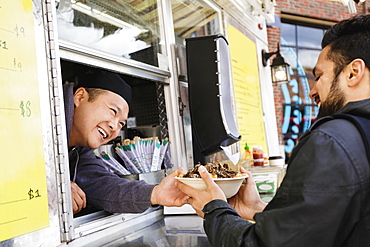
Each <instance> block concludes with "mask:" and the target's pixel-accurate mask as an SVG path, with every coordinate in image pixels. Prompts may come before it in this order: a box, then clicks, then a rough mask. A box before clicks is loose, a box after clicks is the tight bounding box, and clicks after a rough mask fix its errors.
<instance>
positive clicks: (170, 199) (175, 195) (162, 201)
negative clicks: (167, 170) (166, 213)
mask: <svg viewBox="0 0 370 247" xmlns="http://www.w3.org/2000/svg"><path fill="white" fill-rule="evenodd" d="M183 173H184V172H183V168H182V167H180V168H178V169H176V171H174V172H172V173H171V174H169V175H168V176H167V177H165V178H164V179H163V180H162V181H161V182H160V183H159V184H158V185H156V186H155V187H154V189H153V191H152V195H151V197H150V202H151V204H152V205H163V206H168V207H174V206H177V207H179V206H182V205H184V204H185V203H187V201H188V199H189V196H188V195H187V194H185V193H183V192H182V191H181V190H180V189H179V188H177V186H176V182H177V181H176V179H175V177H176V176H179V175H180V174H183Z"/></svg>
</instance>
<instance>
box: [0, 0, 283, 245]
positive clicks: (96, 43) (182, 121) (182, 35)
mask: <svg viewBox="0 0 370 247" xmlns="http://www.w3.org/2000/svg"><path fill="white" fill-rule="evenodd" d="M274 5H275V1H274V0H243V1H242V0H234V1H230V0H171V1H170V0H146V1H144V0H32V1H31V0H22V1H21V0H14V1H6V0H0V20H1V21H0V71H1V73H0V75H1V76H0V83H1V92H0V94H1V97H0V98H1V100H0V102H1V103H0V119H1V122H2V126H3V128H2V131H1V137H2V141H1V144H0V146H1V149H0V150H1V151H0V152H1V154H2V157H3V160H2V173H1V175H0V177H1V179H0V181H1V182H0V190H1V195H2V196H1V199H0V244H1V245H2V246H117V245H120V246H121V245H124V244H125V243H133V244H137V245H138V246H140V245H141V246H143V245H145V244H148V243H156V244H157V245H158V246H159V245H160V246H162V245H163V246H169V242H171V241H172V242H171V243H175V244H174V245H171V246H177V245H181V244H182V245H181V246H207V238H206V236H205V233H204V231H203V230H202V219H201V218H200V217H198V216H196V215H195V214H194V212H192V211H191V209H189V208H186V207H181V208H170V209H169V208H163V207H159V208H152V209H148V210H147V211H145V212H144V213H141V214H111V213H108V212H105V211H98V212H94V213H91V214H88V215H84V216H81V217H74V216H73V212H72V202H71V188H70V176H69V174H70V172H69V161H68V143H67V136H66V124H65V114H64V101H63V90H62V85H64V84H66V83H70V82H74V80H75V78H76V75H78V74H79V73H80V72H81V71H86V70H89V69H96V68H99V69H104V70H108V71H111V72H114V73H117V74H119V75H120V76H122V78H124V80H125V81H126V82H127V83H128V84H130V86H131V87H132V91H133V100H132V104H131V105H130V113H129V118H128V121H127V127H125V128H123V129H122V130H121V134H120V136H119V137H118V139H117V140H115V141H114V142H113V143H108V144H107V145H104V146H102V147H100V148H98V149H97V150H96V155H98V156H101V157H102V158H103V159H104V158H105V160H107V161H109V160H111V161H112V160H116V161H118V162H121V164H122V160H120V156H119V151H117V150H116V148H115V147H116V146H117V143H120V144H121V145H122V146H125V145H126V146H128V145H131V144H137V143H139V142H140V141H144V140H145V141H148V140H149V141H156V143H158V145H159V148H157V149H155V147H154V148H153V149H152V150H151V151H147V152H149V153H154V152H157V156H155V157H157V159H156V161H155V162H157V163H156V164H157V165H156V166H153V164H154V159H155V158H153V154H152V156H151V163H150V166H151V169H149V170H145V169H144V170H141V171H140V172H136V173H135V172H132V171H131V172H130V171H129V172H128V173H127V174H122V175H123V177H125V178H126V179H136V180H137V179H140V180H145V181H147V182H148V183H153V184H156V183H159V182H160V181H161V179H163V178H164V177H165V176H166V175H167V174H169V173H170V172H171V171H173V170H174V169H176V168H178V167H180V166H182V167H184V168H185V169H186V170H188V169H191V168H192V167H193V166H194V164H196V163H198V162H201V163H203V162H208V161H210V160H212V159H215V156H216V155H219V154H220V153H221V154H222V155H225V156H226V157H229V159H230V160H234V163H235V162H238V160H239V159H240V157H241V153H242V151H243V150H244V149H243V147H244V145H245V143H248V144H249V146H253V145H258V146H261V147H262V149H263V150H264V152H265V153H267V154H268V155H269V156H278V155H280V148H279V144H278V137H277V129H276V118H275V109H274V102H273V101H274V97H273V90H272V83H271V74H270V68H269V66H263V62H262V60H263V58H262V50H265V51H267V50H268V43H267V31H266V25H267V23H272V22H274ZM202 59H205V60H202ZM200 60H201V61H202V62H199V61H200ZM135 138H136V139H135ZM138 138H139V141H137V142H135V140H138ZM124 140H131V143H130V144H123V141H124ZM161 147H162V149H161ZM155 150H156V151H155ZM125 151H127V150H125ZM122 152H123V151H122ZM123 155H127V153H125V154H123ZM125 157H126V156H125ZM4 158H5V160H4ZM121 158H122V157H121ZM129 162H130V157H129V158H128V160H127V163H129ZM123 163H125V162H123ZM112 164H113V165H114V163H109V162H107V165H112ZM126 165H127V164H126ZM116 168H117V167H116ZM126 168H127V170H129V168H128V167H127V166H126ZM111 169H115V168H114V167H113V168H111ZM132 169H134V168H132ZM178 217H182V218H178ZM161 244H162V245H161ZM176 244H177V245H176Z"/></svg>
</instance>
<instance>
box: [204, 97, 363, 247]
mask: <svg viewBox="0 0 370 247" xmlns="http://www.w3.org/2000/svg"><path fill="white" fill-rule="evenodd" d="M339 113H350V114H355V115H358V114H361V115H365V116H367V118H369V119H370V99H368V100H363V101H358V102H351V103H348V104H347V105H346V106H345V107H343V108H342V109H341V110H340V111H339ZM321 121H324V119H320V120H318V121H317V122H316V123H315V124H314V125H313V126H312V127H311V129H310V130H308V131H307V132H306V133H305V134H304V135H303V136H302V137H301V139H300V141H299V143H298V145H297V146H296V147H295V148H294V150H293V153H292V156H291V158H290V160H289V163H288V168H287V173H286V175H285V178H284V180H283V182H282V184H281V186H280V188H279V189H278V191H277V193H276V195H275V197H274V198H273V200H272V201H271V202H270V203H269V204H268V205H267V207H266V208H265V210H264V211H263V212H261V213H258V214H256V215H255V217H254V220H255V222H256V223H251V222H249V221H245V220H243V219H242V218H241V217H240V216H238V214H237V213H236V212H235V211H234V209H233V208H231V207H230V206H229V205H228V204H227V203H226V202H224V201H221V200H216V201H212V202H210V203H208V204H207V205H206V206H205V208H204V209H203V210H204V211H205V212H206V214H205V220H204V227H205V231H206V233H207V235H208V238H209V240H210V242H211V243H212V244H213V245H214V246H232V247H235V246H284V247H288V246H294V247H296V246H300V247H302V246H309V247H312V246H314V247H319V246H325V247H329V246H333V247H337V246H351V247H352V246H358V247H363V246H370V165H369V161H368V159H367V156H366V150H365V147H364V144H363V142H362V140H361V136H360V134H359V132H358V130H357V129H356V127H355V126H354V125H353V124H352V123H351V122H349V121H347V120H344V119H335V120H331V121H327V122H325V123H322V124H320V122H321ZM369 125H370V120H369Z"/></svg>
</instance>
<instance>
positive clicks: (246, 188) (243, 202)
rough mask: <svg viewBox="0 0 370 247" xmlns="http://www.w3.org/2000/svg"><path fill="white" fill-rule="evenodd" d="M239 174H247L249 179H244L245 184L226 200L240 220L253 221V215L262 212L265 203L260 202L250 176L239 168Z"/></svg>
mask: <svg viewBox="0 0 370 247" xmlns="http://www.w3.org/2000/svg"><path fill="white" fill-rule="evenodd" d="M240 172H241V173H247V174H248V176H249V177H248V178H247V179H246V181H247V182H246V184H243V185H242V186H241V187H240V189H239V191H238V193H237V194H236V195H235V196H233V197H231V198H229V199H228V203H229V204H230V205H231V206H232V207H233V208H234V209H235V210H236V211H237V212H238V214H239V215H240V216H241V217H242V218H244V219H246V220H253V217H254V215H255V214H256V213H259V212H262V211H263V210H264V208H265V207H266V205H267V203H265V202H263V201H262V200H261V198H260V196H259V194H258V191H257V187H256V183H255V182H254V179H253V177H252V174H251V173H250V172H248V171H246V170H245V169H244V168H242V167H241V168H240Z"/></svg>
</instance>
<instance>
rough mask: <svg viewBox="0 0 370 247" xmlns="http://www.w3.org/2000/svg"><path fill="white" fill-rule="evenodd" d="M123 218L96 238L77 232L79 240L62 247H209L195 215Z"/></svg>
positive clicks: (160, 212) (159, 211)
mask: <svg viewBox="0 0 370 247" xmlns="http://www.w3.org/2000/svg"><path fill="white" fill-rule="evenodd" d="M123 216H124V217H125V220H124V222H122V223H121V224H117V225H114V226H111V227H109V228H106V229H102V230H101V231H99V233H98V234H96V233H95V234H94V233H93V234H86V235H84V234H82V233H81V232H80V233H79V234H80V236H81V235H82V236H81V237H79V238H76V239H75V240H73V241H72V242H70V243H68V244H67V245H63V246H89V247H90V246H104V247H108V246H109V247H116V246H117V247H118V246H150V247H203V246H204V247H208V246H211V245H210V243H209V242H208V239H207V236H206V234H205V232H204V228H203V219H202V218H200V217H199V216H197V215H194V214H184V215H164V214H163V209H157V210H152V211H150V212H146V213H144V214H141V215H127V214H125V215H123ZM120 217H122V215H120ZM77 231H78V227H77ZM83 235H84V236H83Z"/></svg>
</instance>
